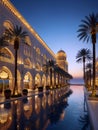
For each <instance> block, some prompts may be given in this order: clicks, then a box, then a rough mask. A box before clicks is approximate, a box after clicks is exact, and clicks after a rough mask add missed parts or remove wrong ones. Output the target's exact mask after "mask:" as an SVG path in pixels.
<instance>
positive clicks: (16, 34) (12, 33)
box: [5, 25, 27, 95]
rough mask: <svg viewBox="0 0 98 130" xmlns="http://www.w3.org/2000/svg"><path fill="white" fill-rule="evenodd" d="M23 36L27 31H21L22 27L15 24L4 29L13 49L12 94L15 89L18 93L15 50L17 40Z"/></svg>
mask: <svg viewBox="0 0 98 130" xmlns="http://www.w3.org/2000/svg"><path fill="white" fill-rule="evenodd" d="M25 36H27V33H26V32H24V31H22V27H18V26H17V25H16V26H14V28H9V29H6V31H5V37H7V38H8V39H9V40H11V41H13V42H14V49H15V85H14V89H13V95H15V90H17V93H18V87H17V51H18V49H19V42H20V40H23V41H24V38H25Z"/></svg>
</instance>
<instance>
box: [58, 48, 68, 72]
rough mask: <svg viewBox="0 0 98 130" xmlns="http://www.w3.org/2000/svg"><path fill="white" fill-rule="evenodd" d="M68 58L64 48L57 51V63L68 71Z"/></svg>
mask: <svg viewBox="0 0 98 130" xmlns="http://www.w3.org/2000/svg"><path fill="white" fill-rule="evenodd" d="M66 58H67V56H66V53H65V52H64V51H63V50H60V51H58V52H57V54H56V62H57V65H58V66H59V67H60V68H62V69H63V70H64V71H66V72H68V62H67V60H66Z"/></svg>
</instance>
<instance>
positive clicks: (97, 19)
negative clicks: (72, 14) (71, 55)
mask: <svg viewBox="0 0 98 130" xmlns="http://www.w3.org/2000/svg"><path fill="white" fill-rule="evenodd" d="M81 22H82V24H80V25H79V30H78V32H79V34H78V38H79V40H83V41H87V42H88V41H89V40H90V39H91V40H92V45H93V92H92V95H95V78H96V71H95V61H96V26H97V23H98V14H94V13H92V14H89V16H85V20H81Z"/></svg>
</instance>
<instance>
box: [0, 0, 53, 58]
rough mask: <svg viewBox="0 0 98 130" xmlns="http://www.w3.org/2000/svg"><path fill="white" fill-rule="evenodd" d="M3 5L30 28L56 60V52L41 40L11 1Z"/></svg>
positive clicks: (2, 0)
mask: <svg viewBox="0 0 98 130" xmlns="http://www.w3.org/2000/svg"><path fill="white" fill-rule="evenodd" d="M0 1H1V2H3V4H4V5H5V6H6V7H7V8H8V9H9V10H10V11H11V12H12V13H13V14H14V15H15V16H16V17H17V18H18V19H19V20H20V21H21V22H22V23H23V24H24V25H25V26H26V27H27V28H28V30H29V31H30V32H31V33H32V34H33V36H34V37H35V38H37V40H38V41H39V42H40V43H41V44H42V45H43V46H44V47H45V48H46V49H47V50H48V52H49V53H50V54H51V55H52V56H53V57H54V58H55V54H54V52H53V51H52V50H51V49H50V48H49V47H48V45H47V44H46V43H45V42H44V41H43V40H42V39H41V37H40V36H39V35H38V34H37V33H36V31H35V30H34V29H33V28H32V27H31V26H30V25H29V23H28V22H27V21H26V20H25V19H24V18H23V16H22V15H21V14H20V13H19V12H18V10H17V9H16V8H15V7H14V5H13V4H12V3H11V2H10V1H9V0H0Z"/></svg>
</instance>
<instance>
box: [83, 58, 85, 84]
mask: <svg viewBox="0 0 98 130" xmlns="http://www.w3.org/2000/svg"><path fill="white" fill-rule="evenodd" d="M83 79H84V83H85V58H83Z"/></svg>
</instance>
